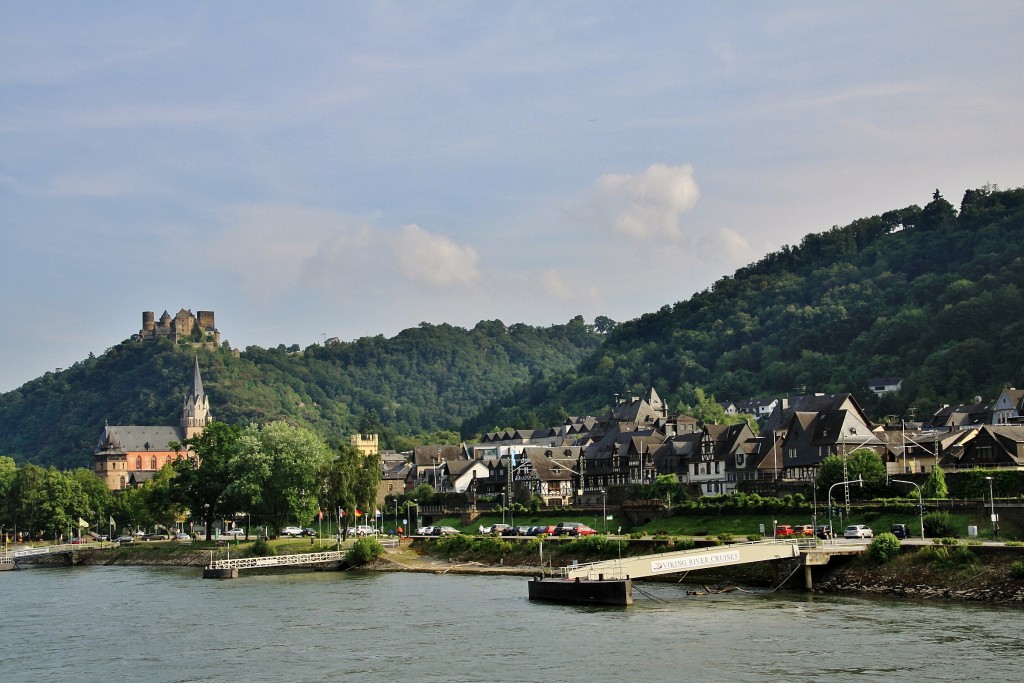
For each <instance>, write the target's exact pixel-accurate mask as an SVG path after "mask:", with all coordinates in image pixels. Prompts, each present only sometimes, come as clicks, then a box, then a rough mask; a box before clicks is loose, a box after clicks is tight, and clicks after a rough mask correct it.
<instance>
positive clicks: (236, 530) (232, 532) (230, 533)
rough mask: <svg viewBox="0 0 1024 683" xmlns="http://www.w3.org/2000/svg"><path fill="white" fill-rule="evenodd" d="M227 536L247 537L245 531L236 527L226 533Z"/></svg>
mask: <svg viewBox="0 0 1024 683" xmlns="http://www.w3.org/2000/svg"><path fill="white" fill-rule="evenodd" d="M224 535H225V536H245V529H242V528H239V527H235V528H234V529H228V530H227V531H225V532H224Z"/></svg>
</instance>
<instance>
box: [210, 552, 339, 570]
mask: <svg viewBox="0 0 1024 683" xmlns="http://www.w3.org/2000/svg"><path fill="white" fill-rule="evenodd" d="M346 554H347V551H344V550H330V551H327V552H320V553H302V554H301V555H271V556H268V557H241V558H236V559H233V560H232V559H224V560H215V559H213V556H212V554H211V556H210V564H209V565H208V566H207V569H253V568H255V567H295V566H299V565H304V564H321V563H323V562H337V561H338V560H343V559H345V555H346Z"/></svg>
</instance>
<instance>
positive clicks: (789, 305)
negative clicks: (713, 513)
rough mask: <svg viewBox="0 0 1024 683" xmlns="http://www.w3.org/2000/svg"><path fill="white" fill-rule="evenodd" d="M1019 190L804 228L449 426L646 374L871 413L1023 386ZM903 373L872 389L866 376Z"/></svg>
mask: <svg viewBox="0 0 1024 683" xmlns="http://www.w3.org/2000/svg"><path fill="white" fill-rule="evenodd" d="M1022 335H1024V189H1015V190H1007V191H1000V190H998V189H994V188H990V187H986V188H983V189H980V190H969V191H967V192H966V193H965V194H964V197H963V200H962V202H961V206H960V210H959V212H957V210H956V209H955V208H954V207H953V205H952V204H951V203H950V202H948V201H947V200H946V199H944V198H942V197H941V195H940V194H939V192H938V191H936V193H935V195H934V196H933V198H932V201H931V202H929V203H928V204H927V205H926V206H925V207H924V208H923V209H922V208H920V207H918V206H910V207H907V208H905V209H900V210H895V211H888V212H886V213H883V214H881V215H879V216H872V217H871V218H864V219H860V220H857V221H854V222H853V223H851V224H850V225H847V226H845V227H835V228H833V229H831V230H829V231H827V232H824V233H820V234H812V235H808V236H807V237H805V238H804V239H803V241H802V242H801V243H800V245H799V246H795V247H786V248H783V249H782V250H781V251H778V252H775V253H771V254H768V255H767V256H766V257H765V258H764V259H762V260H761V261H759V262H757V263H755V264H753V265H750V266H748V267H746V268H743V269H741V270H739V271H737V272H736V273H735V275H733V276H732V277H725V278H722V279H721V280H719V281H718V282H716V283H715V284H714V286H713V287H712V288H711V289H709V290H706V291H703V292H700V293H699V294H697V295H695V296H693V297H691V298H690V299H687V300H685V301H681V302H679V303H677V304H675V305H674V306H664V307H663V308H661V309H660V310H659V311H657V312H654V313H649V314H647V315H644V316H642V317H640V318H639V319H637V320H633V321H630V322H628V323H624V324H622V325H619V326H618V327H617V328H616V329H615V330H614V331H613V332H612V333H611V334H609V335H608V338H607V339H606V343H605V344H604V345H603V347H602V348H601V349H600V350H599V351H598V352H596V353H594V354H593V355H592V356H591V357H590V358H588V359H587V360H586V361H584V362H583V363H582V364H581V365H580V366H579V367H578V368H576V369H575V370H574V371H572V372H569V373H565V374H564V375H563V376H561V377H549V378H547V379H546V380H545V381H544V382H540V383H536V384H534V385H531V386H522V387H519V388H518V389H517V391H516V392H515V395H514V396H512V397H511V398H508V399H504V400H502V401H501V402H498V403H495V404H493V405H492V406H490V407H489V408H488V409H487V410H485V411H483V412H482V413H481V414H480V415H479V416H477V417H475V418H473V419H471V420H468V421H467V422H466V423H465V424H464V425H463V431H464V432H466V433H473V432H478V431H481V430H487V429H491V428H493V427H494V426H495V425H501V426H508V425H514V426H516V427H538V426H541V425H546V424H551V423H552V421H555V420H558V419H560V418H561V417H564V416H565V415H577V414H595V413H597V412H598V411H601V410H604V409H605V408H606V407H607V406H608V404H609V401H610V400H611V397H612V395H613V394H614V393H622V392H630V391H632V392H638V391H641V390H642V389H644V388H646V386H647V385H648V383H649V382H650V383H653V385H654V387H655V388H656V389H657V390H658V392H659V393H660V394H661V396H662V397H663V398H666V399H668V400H669V402H670V403H669V405H671V406H672V407H673V408H676V407H677V406H679V405H681V404H685V405H692V404H693V401H694V399H695V396H694V389H695V388H697V387H700V388H702V389H704V391H705V392H706V393H708V394H711V395H714V396H715V397H716V398H717V399H719V400H732V401H740V400H744V399H747V398H751V397H766V396H783V395H786V394H790V393H805V392H815V391H817V392H838V391H850V392H852V393H854V394H855V395H856V397H857V398H858V400H859V401H860V402H861V404H862V405H864V406H865V408H866V409H867V410H868V412H869V414H870V415H872V417H874V418H875V419H876V420H881V419H882V418H884V416H886V415H896V416H909V415H911V414H916V415H917V416H918V417H920V416H923V415H930V414H932V413H933V412H934V411H935V410H936V408H937V407H938V405H939V404H940V403H948V404H959V403H968V402H973V401H974V397H975V396H981V397H982V398H983V399H984V400H987V401H991V400H994V399H995V398H996V396H998V394H999V391H1000V390H1001V389H1002V388H1003V387H1004V386H1017V387H1021V386H1024V344H1022V343H1021V339H1022ZM889 376H900V377H903V378H905V379H904V383H903V387H904V389H903V391H902V392H901V393H900V394H898V395H888V396H885V397H883V398H882V399H880V400H879V399H876V398H875V396H874V395H873V394H871V393H869V392H868V391H867V390H866V387H867V381H868V379H869V378H872V377H889Z"/></svg>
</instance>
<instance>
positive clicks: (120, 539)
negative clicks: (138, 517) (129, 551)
mask: <svg viewBox="0 0 1024 683" xmlns="http://www.w3.org/2000/svg"><path fill="white" fill-rule="evenodd" d="M114 543H135V537H134V536H118V537H117V538H115V539H114Z"/></svg>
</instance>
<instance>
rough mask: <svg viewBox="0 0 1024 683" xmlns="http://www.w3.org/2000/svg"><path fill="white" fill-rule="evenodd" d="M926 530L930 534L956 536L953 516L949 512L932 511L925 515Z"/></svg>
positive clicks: (933, 535) (934, 535)
mask: <svg viewBox="0 0 1024 683" xmlns="http://www.w3.org/2000/svg"><path fill="white" fill-rule="evenodd" d="M924 532H925V534H927V535H928V536H932V537H942V536H956V529H955V528H954V527H953V518H952V517H951V516H950V514H949V513H948V512H930V513H928V514H927V515H925V516H924Z"/></svg>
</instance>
